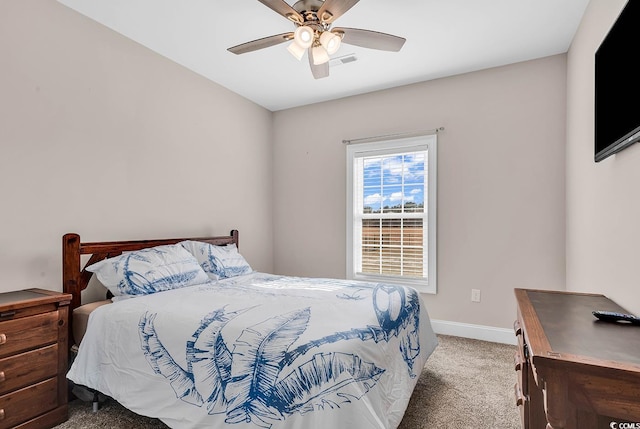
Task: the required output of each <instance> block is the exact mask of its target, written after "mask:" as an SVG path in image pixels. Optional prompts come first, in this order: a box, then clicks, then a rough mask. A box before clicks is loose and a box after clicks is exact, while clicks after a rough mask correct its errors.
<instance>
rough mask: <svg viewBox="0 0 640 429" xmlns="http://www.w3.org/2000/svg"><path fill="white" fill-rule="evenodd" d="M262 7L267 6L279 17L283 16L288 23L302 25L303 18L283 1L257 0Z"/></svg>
mask: <svg viewBox="0 0 640 429" xmlns="http://www.w3.org/2000/svg"><path fill="white" fill-rule="evenodd" d="M258 1H259V2H260V3H262V4H263V5H265V6H267V7H268V8H270V9H271V10H274V11H276V12H277V13H279V14H280V15H282V16H284V17H285V18H287V19H288V20H290V21H293V22H297V23H298V24H302V23H303V22H304V18H303V17H302V15H300V13H299V12H298V11H297V10H295V9H294V8H292V7H291V6H289V4H288V3H286V2H285V1H284V0H258Z"/></svg>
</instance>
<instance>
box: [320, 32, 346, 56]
mask: <svg viewBox="0 0 640 429" xmlns="http://www.w3.org/2000/svg"><path fill="white" fill-rule="evenodd" d="M341 43H342V37H340V36H338V35H337V34H334V33H332V32H331V31H325V32H324V33H322V35H321V36H320V44H321V45H322V46H323V47H324V48H325V49H326V50H327V53H328V54H329V55H333V54H335V53H336V52H338V49H340V45H341Z"/></svg>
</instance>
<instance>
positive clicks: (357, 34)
mask: <svg viewBox="0 0 640 429" xmlns="http://www.w3.org/2000/svg"><path fill="white" fill-rule="evenodd" d="M332 31H333V32H334V33H342V34H344V35H343V37H342V43H346V44H348V45H355V46H362V47H363V48H371V49H379V50H381V51H393V52H398V51H399V50H400V49H402V46H403V45H404V42H406V41H407V40H406V39H405V38H403V37H398V36H394V35H392V34H386V33H380V32H378V31H371V30H361V29H359V28H344V27H342V28H334V29H333V30H332Z"/></svg>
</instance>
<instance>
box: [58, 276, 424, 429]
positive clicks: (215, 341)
mask: <svg viewBox="0 0 640 429" xmlns="http://www.w3.org/2000/svg"><path fill="white" fill-rule="evenodd" d="M436 345H437V339H436V336H435V334H434V333H433V330H432V328H431V323H430V320H429V316H428V314H427V310H426V308H425V305H424V303H423V302H422V299H421V298H420V295H419V294H418V293H417V292H416V291H415V290H414V289H412V288H409V287H403V286H396V285H390V284H375V283H364V282H355V281H347V280H333V279H309V278H298V277H282V276H274V275H270V274H263V273H255V272H254V273H252V274H247V275H242V276H238V277H234V278H230V279H225V280H221V281H217V282H211V283H205V284H202V285H197V286H191V287H187V288H182V289H175V290H169V291H164V292H159V293H155V294H152V295H147V296H140V297H136V298H131V299H127V300H123V301H119V302H117V303H113V304H111V305H106V306H102V307H100V308H98V309H97V310H96V311H94V312H93V313H92V314H91V316H90V320H89V325H88V329H87V332H86V334H85V336H84V339H83V340H82V344H81V345H80V350H79V353H78V356H77V358H76V359H75V361H74V362H73V365H72V367H71V369H70V371H69V373H68V375H67V377H68V378H69V379H70V380H72V381H73V382H74V383H76V384H79V385H84V386H87V387H90V388H93V389H97V390H98V391H100V392H102V393H104V394H106V395H108V396H111V397H113V398H114V399H116V400H117V401H118V402H120V403H121V404H122V405H124V406H125V407H127V408H129V409H130V410H132V411H134V412H136V413H138V414H141V415H146V416H151V417H157V418H159V419H161V420H162V421H164V422H165V423H166V424H167V425H169V426H170V427H172V428H223V427H224V428H232V429H249V428H251V429H256V428H274V429H326V428H349V429H356V428H357V429H360V428H362V429H365V428H396V427H397V426H398V424H399V423H400V421H401V420H402V416H403V414H404V411H405V409H406V407H407V404H408V402H409V398H410V396H411V393H412V391H413V388H414V387H415V384H416V382H417V377H418V376H419V375H420V372H421V370H422V368H423V366H424V364H425V362H426V360H427V358H428V357H429V356H430V355H431V353H432V352H433V350H434V348H435V347H436Z"/></svg>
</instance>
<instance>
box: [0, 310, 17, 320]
mask: <svg viewBox="0 0 640 429" xmlns="http://www.w3.org/2000/svg"><path fill="white" fill-rule="evenodd" d="M15 315H16V312H15V311H3V312H0V319H7V318H9V317H13V316H15Z"/></svg>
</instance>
